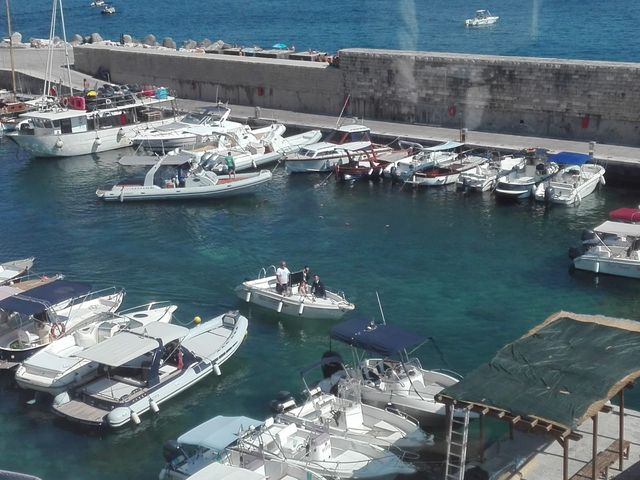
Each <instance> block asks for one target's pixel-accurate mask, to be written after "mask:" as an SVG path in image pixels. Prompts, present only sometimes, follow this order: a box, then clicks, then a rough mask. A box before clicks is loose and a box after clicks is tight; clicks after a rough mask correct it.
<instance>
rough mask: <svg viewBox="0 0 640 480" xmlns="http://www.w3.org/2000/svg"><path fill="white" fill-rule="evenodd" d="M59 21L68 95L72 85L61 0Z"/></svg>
mask: <svg viewBox="0 0 640 480" xmlns="http://www.w3.org/2000/svg"><path fill="white" fill-rule="evenodd" d="M60 22H61V23H62V41H63V42H64V58H65V60H66V64H67V78H68V80H69V95H73V85H72V84H71V65H70V64H69V45H68V44H67V30H66V28H65V26H64V11H63V10H62V0H60ZM61 87H62V86H61ZM61 89H62V88H61Z"/></svg>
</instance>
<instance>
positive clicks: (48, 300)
mask: <svg viewBox="0 0 640 480" xmlns="http://www.w3.org/2000/svg"><path fill="white" fill-rule="evenodd" d="M124 295H125V292H124V289H121V288H116V287H111V288H106V289H103V290H98V291H92V290H91V286H90V285H88V284H86V283H80V282H72V281H68V280H64V279H55V280H54V281H52V282H48V283H44V284H42V285H39V286H37V287H34V288H32V289H30V290H28V291H20V292H18V293H16V294H15V295H11V296H8V297H6V298H4V299H3V300H0V369H8V368H13V367H15V366H17V365H18V364H19V363H20V362H22V361H23V360H25V359H27V358H28V357H30V356H31V355H33V354H34V353H35V352H36V351H38V350H40V349H41V348H44V347H45V346H46V345H48V344H49V343H51V342H52V341H53V340H55V339H56V338H58V337H60V336H62V335H63V334H64V333H65V331H66V330H67V329H71V328H72V327H74V326H75V325H78V324H79V323H81V322H83V321H84V320H86V319H87V318H88V317H91V316H94V315H96V314H98V313H100V312H114V311H115V310H117V309H118V307H120V304H121V303H122V300H123V299H124Z"/></svg>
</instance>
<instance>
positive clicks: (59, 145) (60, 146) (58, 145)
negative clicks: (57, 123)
mask: <svg viewBox="0 0 640 480" xmlns="http://www.w3.org/2000/svg"><path fill="white" fill-rule="evenodd" d="M55 147H56V148H62V147H64V142H63V141H62V139H61V138H60V137H58V140H56V144H55Z"/></svg>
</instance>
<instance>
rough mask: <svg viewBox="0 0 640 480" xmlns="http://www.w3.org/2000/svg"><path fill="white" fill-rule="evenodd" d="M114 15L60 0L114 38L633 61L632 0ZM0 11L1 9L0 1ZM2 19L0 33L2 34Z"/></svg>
mask: <svg viewBox="0 0 640 480" xmlns="http://www.w3.org/2000/svg"><path fill="white" fill-rule="evenodd" d="M11 3H12V11H13V15H12V17H13V29H14V31H19V32H21V33H22V34H23V35H24V37H25V39H28V38H29V37H39V38H42V37H44V38H47V37H48V36H49V25H50V16H51V14H50V12H51V1H45V0H34V1H16V0H13V1H12V2H11ZM112 3H113V5H114V6H115V7H116V9H117V13H116V15H113V16H103V15H101V14H100V11H99V10H100V9H98V8H91V7H90V6H89V5H90V4H91V0H65V1H64V11H65V20H66V22H65V23H66V28H67V34H68V36H69V37H70V36H71V35H72V34H74V33H79V34H81V35H88V34H90V33H92V32H99V33H100V34H101V35H102V36H103V37H105V38H111V39H114V40H117V39H119V38H120V34H122V33H128V34H131V35H134V36H136V37H138V38H142V37H144V36H145V35H147V34H149V33H153V34H154V35H156V37H158V38H159V40H161V39H162V38H163V37H165V36H170V37H173V38H174V39H175V40H176V41H177V42H178V43H180V42H181V41H183V40H186V39H188V38H192V39H195V40H201V39H203V38H209V39H211V40H217V39H223V40H225V41H226V42H228V43H232V44H233V43H235V44H241V45H246V46H250V45H259V46H262V47H269V46H271V45H273V44H275V43H280V42H284V43H286V44H288V45H295V46H296V48H297V49H299V50H306V49H308V48H314V49H318V50H324V51H328V52H335V51H337V50H338V49H340V48H347V47H370V48H391V49H405V50H430V51H447V52H469V53H485V54H498V55H525V56H543V57H559V58H578V59H598V60H617V61H639V60H640V48H639V47H640V37H639V36H638V35H637V31H638V29H637V19H638V18H640V3H638V2H635V1H633V0H608V1H606V2H602V1H598V0H565V1H562V2H558V1H553V0H527V1H525V0H473V1H468V0H446V1H442V0H439V1H436V0H397V1H388V0H367V1H359V2H356V1H350V2H341V1H338V0H325V1H322V2H303V1H300V0H280V1H278V2H274V1H271V0H238V1H234V2H223V1H221V0H207V1H205V2H201V1H195V0H187V1H184V2H176V1H173V0H113V2H112ZM476 9H489V10H490V11H491V12H492V13H493V14H495V15H498V16H500V21H499V23H498V24H496V25H495V26H493V27H489V28H479V29H468V28H465V27H464V23H463V22H464V19H465V18H469V17H471V16H473V14H474V12H475V10H476ZM2 10H3V11H2V13H1V14H2V15H3V16H4V8H3V9H2ZM5 25H6V22H5V19H4V17H2V18H1V19H0V32H2V35H5V34H6V27H5Z"/></svg>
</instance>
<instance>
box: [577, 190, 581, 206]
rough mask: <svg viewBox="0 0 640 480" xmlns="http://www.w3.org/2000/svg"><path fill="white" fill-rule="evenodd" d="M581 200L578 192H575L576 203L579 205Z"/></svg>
mask: <svg viewBox="0 0 640 480" xmlns="http://www.w3.org/2000/svg"><path fill="white" fill-rule="evenodd" d="M581 202H582V197H581V196H580V194H579V193H578V194H576V205H580V203H581Z"/></svg>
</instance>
